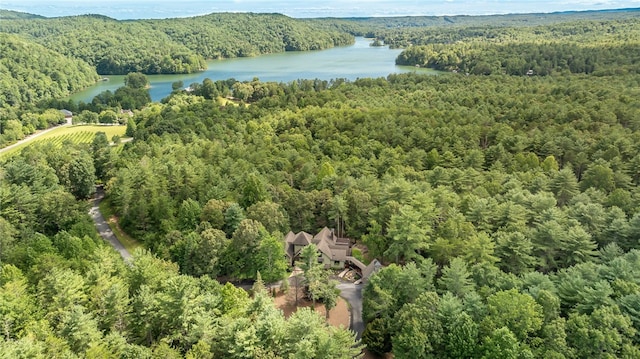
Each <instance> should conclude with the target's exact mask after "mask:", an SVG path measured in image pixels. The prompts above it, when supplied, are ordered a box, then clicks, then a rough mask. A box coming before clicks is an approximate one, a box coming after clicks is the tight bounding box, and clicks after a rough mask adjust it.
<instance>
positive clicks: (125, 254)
mask: <svg viewBox="0 0 640 359" xmlns="http://www.w3.org/2000/svg"><path fill="white" fill-rule="evenodd" d="M94 198H95V200H94V202H93V207H91V209H90V210H89V214H90V215H91V218H93V222H95V224H96V228H98V233H100V237H102V238H103V239H104V240H105V241H107V242H109V244H111V245H112V246H113V248H115V249H116V250H117V251H118V252H119V253H120V255H121V256H122V258H124V260H125V261H126V262H130V261H131V253H129V251H127V249H126V248H124V246H123V245H122V243H120V241H119V240H118V238H116V236H115V235H114V234H113V232H112V231H111V228H110V227H109V224H108V223H107V221H106V220H105V219H104V216H102V213H101V212H100V207H98V205H99V204H100V201H102V199H103V198H104V189H103V188H102V187H96V194H95V197H94Z"/></svg>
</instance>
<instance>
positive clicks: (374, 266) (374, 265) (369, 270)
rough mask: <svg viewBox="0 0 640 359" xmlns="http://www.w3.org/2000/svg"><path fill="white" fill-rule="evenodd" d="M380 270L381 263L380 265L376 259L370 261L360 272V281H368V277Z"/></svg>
mask: <svg viewBox="0 0 640 359" xmlns="http://www.w3.org/2000/svg"><path fill="white" fill-rule="evenodd" d="M380 268H382V263H380V261H378V260H377V259H374V260H372V261H371V263H369V265H368V266H366V267H365V268H364V270H363V271H362V279H364V280H366V279H369V277H370V276H371V275H372V274H373V273H375V272H377V271H379V270H380Z"/></svg>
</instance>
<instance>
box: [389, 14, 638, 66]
mask: <svg viewBox="0 0 640 359" xmlns="http://www.w3.org/2000/svg"><path fill="white" fill-rule="evenodd" d="M639 23H640V20H638V18H637V17H635V18H630V19H623V20H620V19H616V20H599V21H579V22H574V21H570V22H566V23H561V24H556V25H550V26H533V27H490V26H485V27H468V28H462V29H461V28H451V27H450V28H447V29H444V30H443V29H440V28H414V29H410V30H408V29H403V30H388V31H382V32H380V33H379V34H378V35H377V37H378V38H379V39H380V40H382V41H384V43H386V44H390V45H391V46H396V47H407V49H406V50H405V51H403V52H402V53H401V54H400V56H398V59H397V60H396V63H397V64H399V65H412V66H413V65H417V66H422V67H429V68H434V69H438V70H444V71H459V72H464V73H472V74H477V75H488V74H491V73H498V74H500V73H506V74H509V75H536V76H543V75H549V74H553V73H561V72H570V73H587V74H590V73H593V74H595V75H603V74H626V73H638V72H640V61H639V59H640V40H639V39H640V26H639V25H638V24H639Z"/></svg>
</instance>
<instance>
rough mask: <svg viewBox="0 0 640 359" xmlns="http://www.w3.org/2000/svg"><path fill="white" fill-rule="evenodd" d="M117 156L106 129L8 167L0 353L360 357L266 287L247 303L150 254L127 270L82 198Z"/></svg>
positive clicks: (236, 292)
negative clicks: (279, 304) (86, 141)
mask: <svg viewBox="0 0 640 359" xmlns="http://www.w3.org/2000/svg"><path fill="white" fill-rule="evenodd" d="M117 161H118V155H117V151H116V150H115V148H114V147H110V146H109V145H108V140H107V138H106V136H104V134H102V135H98V136H96V139H95V140H94V142H93V144H91V146H87V145H73V144H72V143H67V144H66V145H65V146H63V147H62V148H59V147H58V146H55V145H53V144H38V145H32V146H30V147H28V148H26V149H25V150H23V151H22V153H21V155H20V156H16V157H12V158H11V159H10V160H8V161H7V162H6V163H3V164H2V167H1V168H0V178H2V181H0V233H1V234H2V235H0V265H1V269H0V323H1V324H2V339H0V356H2V357H6V358H59V357H63V358H181V357H186V358H213V357H225V358H247V357H251V358H275V357H283V358H285V357H286V358H293V357H294V356H295V355H302V356H303V357H305V358H313V357H323V358H324V357H332V358H352V357H354V356H355V355H357V354H358V353H359V352H360V349H359V348H358V347H357V346H356V347H354V348H352V347H353V346H354V344H355V341H354V334H353V333H352V332H349V331H348V330H346V329H339V328H334V327H329V326H328V324H326V322H325V320H324V318H323V316H321V315H319V314H318V313H316V312H313V311H312V310H308V309H305V310H300V311H298V312H297V313H295V314H294V315H292V316H291V317H290V318H288V319H285V318H284V315H283V313H282V311H280V310H278V309H276V308H275V305H274V303H273V300H272V299H271V298H270V297H269V295H268V293H266V292H262V291H260V289H259V288H257V292H256V293H255V295H254V296H253V297H251V298H250V297H249V296H248V294H247V292H246V291H245V290H244V289H241V288H236V287H234V286H233V285H231V284H227V285H224V286H223V285H221V284H220V283H218V282H217V281H215V280H214V279H211V277H209V276H203V277H200V278H195V277H192V276H187V275H183V274H180V273H179V269H178V266H177V265H176V264H175V263H171V262H168V261H164V260H162V259H159V258H157V256H155V255H153V254H151V253H149V252H140V253H137V254H136V256H135V259H134V260H133V262H132V263H130V265H127V264H125V262H124V261H123V260H122V258H121V257H120V256H119V254H117V253H116V252H115V251H114V250H113V249H112V248H110V247H109V246H108V244H106V243H105V242H103V241H102V240H101V239H99V238H98V236H97V233H96V230H95V227H94V224H93V222H92V220H91V218H90V217H89V215H88V214H87V213H88V209H89V204H88V202H87V201H85V200H84V199H85V198H87V197H88V196H90V195H91V194H92V193H93V190H94V183H95V174H96V169H99V168H100V166H101V165H103V164H104V162H109V163H111V162H114V163H115V162H117ZM94 164H95V167H94ZM213 234H214V235H215V231H213ZM278 249H280V250H281V248H280V247H278ZM205 259H206V258H205ZM212 260H213V259H212ZM200 264H201V263H199V265H200ZM183 272H184V270H183Z"/></svg>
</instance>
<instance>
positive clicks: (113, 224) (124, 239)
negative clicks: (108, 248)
mask: <svg viewBox="0 0 640 359" xmlns="http://www.w3.org/2000/svg"><path fill="white" fill-rule="evenodd" d="M100 212H102V215H103V216H104V218H105V219H106V220H107V223H108V224H109V227H110V228H111V231H112V232H113V234H115V236H116V238H118V240H119V241H120V243H122V245H123V246H124V248H126V249H127V251H129V253H132V254H133V252H134V251H135V250H136V249H138V248H142V244H141V243H140V242H138V241H137V240H135V239H134V238H132V237H131V236H130V235H128V234H126V233H125V232H124V231H123V230H122V228H120V225H119V224H118V220H117V217H116V216H115V215H114V214H113V211H112V209H111V201H109V200H108V199H103V200H102V201H101V202H100Z"/></svg>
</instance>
